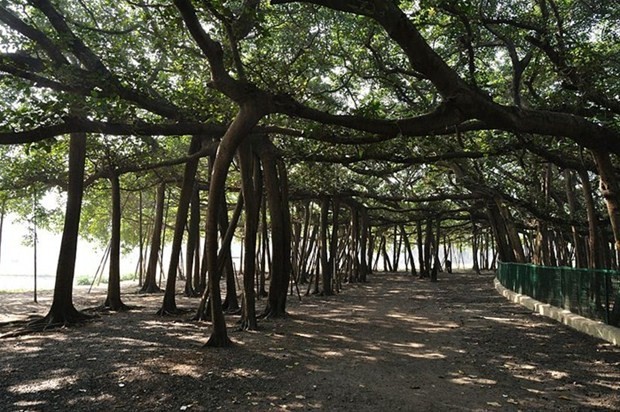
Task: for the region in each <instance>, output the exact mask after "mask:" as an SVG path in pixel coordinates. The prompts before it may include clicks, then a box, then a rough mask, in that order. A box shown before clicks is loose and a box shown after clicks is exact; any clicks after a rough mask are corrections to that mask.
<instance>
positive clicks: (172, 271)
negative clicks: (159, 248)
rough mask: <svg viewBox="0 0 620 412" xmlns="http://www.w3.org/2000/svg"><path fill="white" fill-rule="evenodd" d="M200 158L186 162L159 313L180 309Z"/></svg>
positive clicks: (197, 140) (195, 140)
mask: <svg viewBox="0 0 620 412" xmlns="http://www.w3.org/2000/svg"><path fill="white" fill-rule="evenodd" d="M201 141H202V139H201V137H200V136H193V137H192V141H191V143H190V146H189V151H188V153H189V154H193V153H196V152H198V151H199V150H200V146H201ZM198 162H199V159H198V158H195V159H191V160H189V161H188V162H187V163H186V164H185V171H184V173H183V186H182V187H181V195H180V198H179V206H178V208H177V216H176V221H175V224H174V234H173V237H172V247H171V253H170V265H169V266H168V276H167V279H166V290H165V292H164V301H163V303H162V307H161V308H160V309H159V311H157V314H158V315H161V316H164V315H170V314H178V313H179V309H178V308H177V304H176V298H175V295H176V279H177V270H178V268H179V255H180V254H181V246H182V243H183V233H184V232H185V224H186V222H187V214H188V211H189V203H190V200H191V198H192V193H193V191H194V180H195V177H196V171H197V170H198Z"/></svg>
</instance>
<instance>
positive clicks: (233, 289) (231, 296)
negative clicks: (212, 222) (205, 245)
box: [218, 199, 245, 313]
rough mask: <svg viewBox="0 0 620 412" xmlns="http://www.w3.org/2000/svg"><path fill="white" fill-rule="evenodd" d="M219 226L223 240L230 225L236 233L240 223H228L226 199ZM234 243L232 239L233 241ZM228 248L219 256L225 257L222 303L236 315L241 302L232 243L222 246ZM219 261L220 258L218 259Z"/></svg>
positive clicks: (223, 203) (223, 306)
mask: <svg viewBox="0 0 620 412" xmlns="http://www.w3.org/2000/svg"><path fill="white" fill-rule="evenodd" d="M244 202H245V199H244ZM218 220H219V226H220V235H221V236H222V238H224V237H225V236H226V232H228V228H229V226H230V225H233V227H232V228H231V230H232V231H233V234H234V231H235V229H236V227H237V224H238V221H235V220H234V219H233V221H232V222H228V205H227V204H226V199H223V200H222V205H221V208H220V216H219V219H218ZM231 242H232V239H231ZM224 247H227V248H228V250H227V251H226V253H225V254H222V251H221V250H220V253H219V254H218V256H223V259H224V262H223V272H224V275H225V276H226V297H225V298H224V302H223V303H222V309H224V310H226V311H227V312H230V313H235V312H237V311H239V301H238V300H237V285H236V284H235V269H234V267H233V261H232V254H231V250H230V248H231V243H228V244H227V245H224V244H222V247H221V248H220V249H222V248H224ZM218 259H219V258H218Z"/></svg>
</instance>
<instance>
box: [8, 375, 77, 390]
mask: <svg viewBox="0 0 620 412" xmlns="http://www.w3.org/2000/svg"><path fill="white" fill-rule="evenodd" d="M76 381H77V378H76V377H75V376H60V377H57V378H46V379H36V380H31V381H27V382H23V383H20V384H19V385H13V386H9V387H8V388H7V389H8V391H9V392H13V393H18V394H27V393H37V392H41V391H53V390H58V389H62V388H66V387H67V386H71V385H73V384H74V383H75V382H76Z"/></svg>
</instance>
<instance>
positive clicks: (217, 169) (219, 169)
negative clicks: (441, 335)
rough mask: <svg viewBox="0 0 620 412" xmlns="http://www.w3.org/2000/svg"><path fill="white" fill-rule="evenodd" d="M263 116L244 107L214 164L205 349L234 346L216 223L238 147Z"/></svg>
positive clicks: (208, 217)
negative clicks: (228, 324)
mask: <svg viewBox="0 0 620 412" xmlns="http://www.w3.org/2000/svg"><path fill="white" fill-rule="evenodd" d="M261 117H262V113H261V111H260V110H258V108H257V107H256V104H255V103H247V104H243V105H241V107H240V110H239V113H238V114H237V117H235V120H234V121H233V122H232V124H231V125H230V126H229V128H228V130H227V131H226V133H225V134H224V137H222V141H221V142H220V145H219V147H218V150H217V154H216V156H215V161H214V163H213V174H212V176H211V184H210V188H209V189H210V190H209V198H208V210H207V238H206V240H205V241H206V242H207V244H208V247H207V255H208V256H207V267H208V278H209V286H208V287H209V294H210V302H211V316H212V319H213V331H212V333H211V336H210V337H209V340H208V341H207V343H206V344H205V345H206V346H215V347H223V346H229V345H230V344H231V341H230V339H229V338H228V332H227V330H226V320H225V319H224V312H223V311H222V297H221V294H220V283H219V282H220V276H219V273H218V267H217V266H218V264H217V245H218V242H217V232H218V231H217V223H218V214H219V206H220V205H221V204H222V200H223V199H224V196H225V193H226V178H227V177H228V168H229V167H230V164H231V162H232V160H233V157H234V155H235V153H236V151H237V148H238V147H239V145H240V144H241V142H242V141H243V139H245V138H246V137H247V135H248V133H249V132H250V131H251V130H252V129H253V128H254V126H256V124H257V123H258V121H259V120H260V119H261Z"/></svg>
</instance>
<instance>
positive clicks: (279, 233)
mask: <svg viewBox="0 0 620 412" xmlns="http://www.w3.org/2000/svg"><path fill="white" fill-rule="evenodd" d="M260 157H261V161H262V164H263V171H264V176H263V178H264V181H265V191H266V197H267V203H268V205H269V212H270V217H271V241H272V245H273V250H272V253H273V256H272V261H271V276H270V283H269V296H268V298H267V299H268V303H267V307H266V308H265V312H264V315H265V317H283V316H286V296H287V287H288V282H289V279H290V235H288V236H287V234H286V231H289V232H290V225H287V219H286V211H285V210H284V207H283V206H284V204H285V203H286V201H287V200H286V199H285V196H284V192H285V190H286V188H285V184H284V183H285V182H283V181H282V179H281V178H279V177H278V168H277V164H276V162H277V160H276V157H275V153H274V152H273V147H272V144H271V143H270V142H268V141H263V142H262V144H261V148H260ZM280 177H282V176H280ZM287 243H288V244H287ZM287 252H288V253H287Z"/></svg>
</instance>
